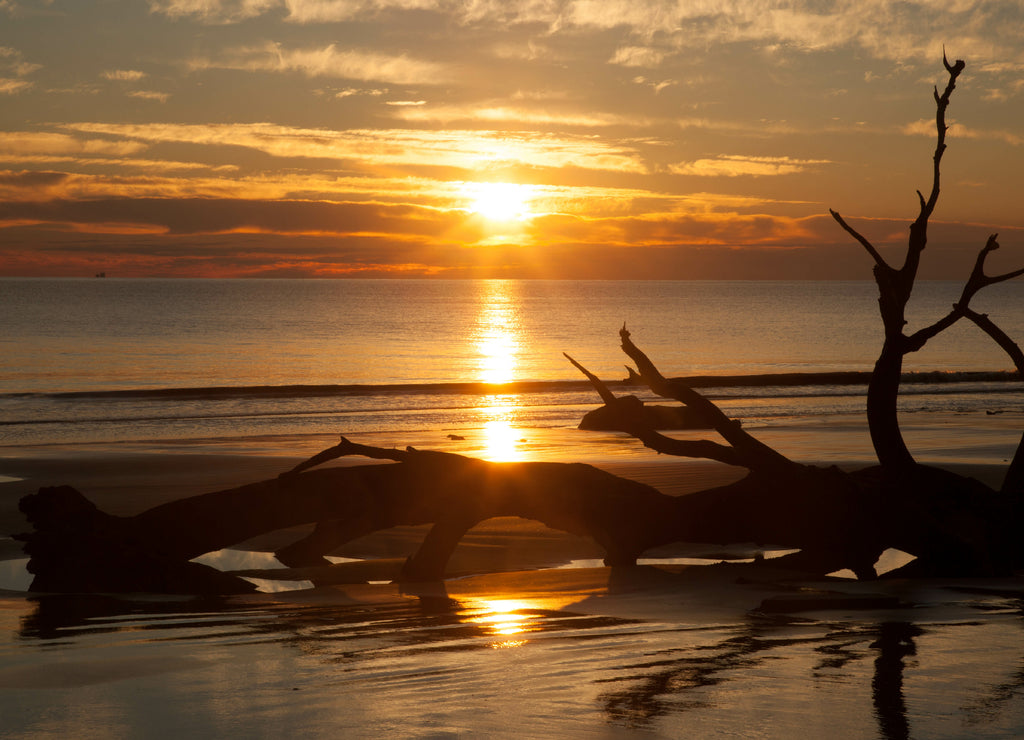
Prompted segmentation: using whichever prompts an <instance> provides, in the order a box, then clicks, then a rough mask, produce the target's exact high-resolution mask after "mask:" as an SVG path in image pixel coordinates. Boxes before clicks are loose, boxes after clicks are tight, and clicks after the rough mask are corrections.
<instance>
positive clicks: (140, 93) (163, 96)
mask: <svg viewBox="0 0 1024 740" xmlns="http://www.w3.org/2000/svg"><path fill="white" fill-rule="evenodd" d="M127 95H128V97H131V98H141V99H142V100H156V101H158V102H160V103H166V102H167V99H168V98H170V97H171V96H170V95H169V94H168V93H162V92H154V91H153V90H132V91H131V92H129V93H127Z"/></svg>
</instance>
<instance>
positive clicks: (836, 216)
mask: <svg viewBox="0 0 1024 740" xmlns="http://www.w3.org/2000/svg"><path fill="white" fill-rule="evenodd" d="M828 212H829V213H831V214H832V218H834V219H835V220H836V223H838V224H839V225H840V226H842V227H843V230H844V231H846V233H847V234H849V235H850V236H852V237H853V238H854V239H856V240H857V241H858V242H860V243H861V246H863V247H864V249H866V250H867V251H868V254H870V255H871V257H872V259H874V260H875V264H876V265H878V267H880V268H882V269H886V270H891V269H892V268H891V267H889V265H888V264H887V263H886V261H885V259H884V258H883V257H882V255H881V254H879V253H878V250H877V249H875V245H874V244H872V243H871V242H869V241H868V240H867V238H866V237H864V236H863V235H862V234H861V233H860V232H858V231H857V230H856V229H854V228H853V227H852V226H850V225H849V224H848V223H846V221H845V220H843V217H842V216H840V215H839V214H838V213H837V212H836V211H833V210H832V209H831V208H829V209H828Z"/></svg>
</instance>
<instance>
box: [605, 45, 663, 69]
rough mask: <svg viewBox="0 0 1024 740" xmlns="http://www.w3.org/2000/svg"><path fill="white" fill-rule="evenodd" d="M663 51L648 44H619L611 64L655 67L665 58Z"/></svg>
mask: <svg viewBox="0 0 1024 740" xmlns="http://www.w3.org/2000/svg"><path fill="white" fill-rule="evenodd" d="M665 56H666V54H665V52H663V51H660V50H658V49H653V48H651V47H648V46H621V47H619V48H618V49H616V50H615V56H613V57H612V59H611V63H612V64H621V65H622V66H623V67H648V68H654V67H657V66H658V65H659V64H661V62H662V61H663V60H664V59H665Z"/></svg>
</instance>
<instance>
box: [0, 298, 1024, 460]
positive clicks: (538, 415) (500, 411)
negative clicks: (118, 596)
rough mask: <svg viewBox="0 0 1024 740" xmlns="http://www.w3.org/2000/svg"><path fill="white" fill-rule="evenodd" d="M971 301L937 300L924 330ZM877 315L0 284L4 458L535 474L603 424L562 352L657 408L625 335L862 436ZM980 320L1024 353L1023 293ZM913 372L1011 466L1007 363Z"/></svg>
mask: <svg viewBox="0 0 1024 740" xmlns="http://www.w3.org/2000/svg"><path fill="white" fill-rule="evenodd" d="M960 287H961V286H960V285H959V284H957V283H950V282H922V283H921V284H919V285H918V287H917V290H916V292H915V296H914V299H913V300H912V302H911V306H910V311H909V315H908V318H909V326H908V331H913V330H914V329H916V328H920V327H921V326H923V325H925V324H927V323H930V322H931V321H934V320H936V319H937V318H939V317H940V316H942V315H943V314H944V313H945V312H946V311H947V310H948V307H949V306H950V305H951V304H952V303H953V302H954V301H955V300H956V298H957V297H958V294H959V290H960ZM876 299H877V291H876V288H875V286H874V284H873V283H872V282H870V281H851V282H741V281H736V282H703V281H541V280H537V281H530V280H457V281H450V280H289V279H281V280H209V279H196V280H191V279H118V278H103V279H100V278H88V279H34V278H19V279H2V280H0V317H2V325H3V330H2V332H0V448H2V447H8V446H11V447H17V446H26V445H54V444H69V443H74V444H110V443H124V442H154V441H160V440H179V441H180V440H193V441H195V442H197V443H198V442H207V443H208V442H211V441H216V442H222V443H223V442H227V441H232V440H234V441H246V440H248V441H250V442H251V441H254V440H260V439H265V440H270V439H282V438H290V437H295V436H309V435H332V436H333V435H337V434H346V435H349V436H352V437H354V438H364V437H365V436H366V435H376V436H375V437H374V438H375V439H381V438H382V435H383V439H385V440H393V443H394V444H398V445H404V444H406V443H407V442H412V441H415V442H416V443H417V444H424V443H426V444H430V443H431V442H432V441H434V440H436V441H437V442H438V443H440V442H442V441H444V440H447V439H448V435H452V436H453V437H467V436H472V435H473V434H486V435H488V436H489V437H490V438H492V440H493V439H498V438H500V439H503V440H504V442H502V443H501V444H492V443H488V444H487V445H485V447H484V449H482V450H479V451H480V452H481V453H482V454H483V455H484V456H490V457H492V458H495V457H501V456H502V455H504V456H506V457H509V456H511V458H512V459H521V456H520V458H516V448H517V446H519V440H526V439H527V438H528V437H530V436H534V437H537V436H538V435H542V434H543V433H544V432H545V431H557V430H563V431H564V430H571V429H574V428H575V427H576V425H577V424H578V423H579V420H580V418H582V416H583V414H584V413H586V411H587V410H589V409H591V408H594V407H595V406H597V405H599V404H600V401H599V399H598V397H597V395H596V394H595V393H594V391H593V390H592V389H591V388H590V386H589V385H588V383H587V382H586V381H585V379H583V377H582V376H581V375H580V374H579V373H578V372H577V371H576V370H575V369H574V368H573V367H572V366H571V365H570V364H569V362H568V361H567V360H566V359H565V358H564V356H563V353H569V354H571V355H572V356H573V357H574V358H576V359H577V360H579V361H580V362H581V363H583V364H584V365H585V366H586V367H588V368H589V369H590V370H591V371H593V372H595V373H596V374H598V375H599V376H600V377H601V378H602V379H604V380H606V381H607V382H609V383H610V384H611V385H612V387H613V389H614V390H615V391H616V392H617V393H620V394H626V393H631V394H634V395H639V396H640V397H641V398H644V399H645V400H646V401H649V402H654V401H655V399H654V398H653V397H651V396H650V394H649V393H647V392H646V391H645V390H644V389H641V388H636V387H630V386H628V385H625V384H623V383H622V381H623V380H624V379H625V378H626V376H627V371H626V367H625V365H626V364H627V362H628V360H627V358H626V357H625V356H624V355H623V354H622V352H621V351H620V349H619V347H618V330H619V328H620V327H621V326H623V325H625V326H627V327H628V329H629V330H630V332H631V333H632V336H633V339H634V341H635V342H636V343H637V344H638V345H639V346H640V347H641V348H642V349H644V350H645V351H646V352H647V353H648V355H649V356H650V357H651V358H652V359H653V360H654V361H655V363H656V364H657V365H658V366H659V368H660V369H661V370H662V371H663V372H664V373H665V374H666V375H670V376H687V377H689V376H699V377H704V378H711V379H714V381H712V380H706V381H701V382H700V383H698V385H701V384H703V385H706V386H708V387H707V388H706V391H705V392H706V393H707V394H708V395H709V396H710V397H712V398H714V399H715V400H716V401H717V402H719V403H720V404H721V405H722V406H723V407H724V408H725V409H726V410H727V413H729V414H730V415H731V416H733V417H734V418H737V419H740V420H741V421H742V422H743V423H744V424H745V425H747V426H749V427H756V428H759V429H764V430H765V432H766V433H767V434H768V435H769V436H771V434H772V433H773V432H775V431H782V430H790V431H794V430H797V429H803V430H804V431H806V430H807V427H806V422H807V421H808V420H810V419H815V420H818V421H819V422H821V421H827V420H832V421H834V422H838V421H841V420H847V421H849V422H850V423H856V421H855V420H857V419H858V418H859V417H860V415H861V414H862V409H863V405H864V393H865V386H864V385H863V384H862V383H852V384H850V383H848V382H846V381H845V380H843V381H842V382H840V377H839V376H838V375H835V374H837V373H847V372H851V371H852V372H867V371H869V370H870V369H871V367H872V364H873V362H874V359H875V357H876V355H877V352H878V349H879V347H880V337H881V321H880V319H879V318H878V313H877V306H876ZM973 305H974V307H975V309H976V310H978V311H982V312H985V313H989V314H990V315H991V317H992V318H993V319H994V320H996V321H997V322H998V323H999V324H1000V326H1001V327H1003V328H1004V329H1005V330H1006V331H1007V332H1008V333H1009V334H1010V336H1012V337H1016V338H1024V283H1009V284H1002V285H998V286H995V287H994V288H991V289H989V291H987V292H985V293H983V294H982V295H980V296H979V297H978V298H977V299H976V301H975V303H974V304H973ZM907 359H908V361H907V363H906V369H907V371H910V372H914V373H927V374H928V375H924V376H922V377H920V378H918V380H920V381H927V382H914V383H908V384H905V386H904V401H903V413H904V414H905V415H906V416H908V417H909V416H910V415H914V421H915V422H921V423H923V425H924V426H926V427H927V426H928V424H927V422H928V420H932V419H935V418H937V417H936V416H935V412H938V413H945V414H946V415H947V417H948V415H950V414H954V415H956V416H957V417H959V418H960V419H961V420H968V419H969V420H971V421H972V422H973V421H979V420H980V421H984V423H985V425H986V427H987V428H995V429H996V432H997V434H998V435H1000V436H999V440H1000V441H999V442H998V443H995V444H996V448H993V447H992V446H991V444H990V442H992V440H988V439H986V440H985V441H984V442H983V443H981V444H980V451H979V453H978V454H979V455H982V456H985V457H986V459H988V458H992V459H1000V460H1001V459H1003V458H1004V457H1005V454H1006V446H1007V444H1013V443H1014V442H1015V440H1016V436H1015V435H1018V434H1019V429H1020V428H1021V424H1020V423H1019V422H1020V412H1021V407H1022V404H1021V398H1020V392H1019V384H1018V383H1017V382H1016V381H1015V380H1014V379H1013V377H1012V376H1011V375H1010V374H1009V372H1008V371H1009V370H1011V369H1012V364H1011V362H1010V361H1009V359H1008V358H1007V356H1006V355H1005V354H1004V353H1003V352H1002V350H1000V349H999V348H998V347H997V346H996V345H995V344H994V343H993V342H992V341H991V340H990V339H989V338H988V337H987V336H985V335H984V334H982V332H980V331H979V330H977V329H976V328H975V327H973V326H972V325H969V324H968V323H967V322H961V323H960V324H958V325H956V326H954V327H953V329H952V330H950V331H948V332H946V333H945V334H943V335H941V336H940V337H938V338H936V339H934V340H932V342H931V343H929V345H928V346H927V347H926V348H924V349H923V350H922V351H920V352H918V353H915V354H913V355H911V356H909V357H908V358H907ZM812 374H814V375H812ZM764 375H768V376H770V379H769V380H766V379H765V378H763V377H759V376H764ZM779 376H785V377H786V379H787V383H786V384H785V385H776V384H775V383H774V382H771V380H772V379H777V378H778V377H779ZM996 416H998V418H995V417H996ZM986 417H988V418H986ZM801 425H803V426H801ZM911 426H913V425H911ZM791 436H792V435H791ZM932 442H934V443H936V444H938V446H939V447H940V448H942V449H943V450H945V447H947V446H948V445H947V443H946V442H945V441H941V440H932ZM933 446H934V445H933ZM520 452H521V450H520ZM826 452H827V449H826ZM836 454H839V455H840V456H843V455H846V456H849V454H852V453H850V452H849V451H845V452H844V451H839V452H837V453H836ZM858 454H859V453H858Z"/></svg>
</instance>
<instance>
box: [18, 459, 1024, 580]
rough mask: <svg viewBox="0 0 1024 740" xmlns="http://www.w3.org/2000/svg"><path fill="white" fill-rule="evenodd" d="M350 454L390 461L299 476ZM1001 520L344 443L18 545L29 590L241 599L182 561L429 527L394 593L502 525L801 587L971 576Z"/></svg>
mask: <svg viewBox="0 0 1024 740" xmlns="http://www.w3.org/2000/svg"><path fill="white" fill-rule="evenodd" d="M353 454H359V455H369V456H371V457H375V458H390V459H393V460H394V461H393V462H388V463H383V464H370V465H357V466H349V467H328V468H319V469H315V470H309V469H307V468H308V467H310V466H314V465H316V464H318V463H319V462H321V461H323V460H329V459H331V458H334V457H340V456H343V455H353ZM892 485H896V486H900V487H904V486H913V487H915V488H921V490H922V491H924V489H923V488H922V486H926V487H927V495H925V494H924V492H923V493H922V497H921V500H920V501H919V502H918V504H920V505H917V504H913V505H911V504H907V505H906V507H905V510H904V511H903V512H902V514H901V513H899V512H897V514H896V516H893V511H892V505H891V498H892V490H891V489H890V486H892ZM943 490H945V497H943V495H942V493H943ZM965 494H969V495H965ZM901 500H907V499H901ZM1001 506H1002V503H1001V500H1000V496H999V495H998V494H996V493H995V492H993V491H991V490H990V489H987V488H986V487H984V486H982V485H981V484H980V483H976V482H974V481H970V480H969V479H962V478H959V477H956V476H952V474H948V473H945V472H944V471H937V470H935V469H932V468H924V467H921V468H920V469H919V470H917V471H916V473H915V476H914V478H913V480H911V479H909V478H907V479H903V480H894V479H892V478H891V477H886V476H881V475H880V474H879V473H878V472H877V471H872V470H868V471H861V472H858V473H854V474H848V473H845V472H843V471H841V470H838V469H836V468H817V467H812V466H803V465H796V464H794V465H793V466H792V467H790V468H788V469H787V472H786V473H785V474H781V475H780V474H779V471H778V470H775V471H774V472H773V474H772V475H765V474H762V473H757V472H755V473H752V474H750V475H748V476H747V477H746V478H744V479H742V480H740V481H738V482H736V483H733V484H731V485H728V486H723V487H720V488H714V489H709V490H705V491H700V492H697V493H694V494H690V495H686V496H682V497H679V498H673V497H671V496H667V495H665V494H662V493H660V492H659V491H657V490H656V489H654V488H652V487H650V486H647V485H645V484H642V483H639V482H636V481H632V480H628V479H625V478H621V477H618V476H615V475H612V474H610V473H607V472H605V471H602V470H599V469H598V468H595V467H592V466H590V465H584V464H580V463H548V462H525V463H492V462H487V461H483V460H477V459H474V458H468V457H463V456H460V455H452V454H447V453H440V452H431V451H415V450H408V451H398V450H383V449H380V448H373V447H365V446H362V445H357V444H353V443H351V442H348V441H347V440H344V439H343V440H342V442H341V444H339V445H338V446H337V447H334V448H331V449H330V450H328V451H326V452H325V453H322V454H321V455H320V456H317V458H314V459H313V460H312V461H310V463H308V464H307V465H303V466H299V468H298V469H297V470H296V471H293V472H291V473H288V474H285V475H282V476H280V477H278V478H276V479H273V480H266V481H261V482H258V483H253V484H250V485H246V486H241V487H238V488H233V489H229V490H226V491H219V492H215V493H208V494H203V495H199V496H193V497H191V498H185V499H181V500H178V501H173V502H170V503H167V504H163V505H161V506H157V507H154V508H152V509H149V510H147V511H145V512H142V513H140V514H138V515H136V516H133V517H115V516H111V515H109V514H105V513H103V512H101V511H99V510H98V509H96V507H94V506H93V505H92V504H91V503H89V502H88V501H87V500H86V499H85V497H84V496H82V494H80V493H78V492H77V491H75V490H74V489H72V488H68V487H60V488H44V489H41V490H40V491H39V492H38V493H36V494H32V495H30V496H26V497H25V498H24V499H22V502H21V508H22V510H23V511H24V512H25V513H26V515H27V516H28V517H29V520H30V522H31V523H32V524H33V525H34V527H35V532H32V533H30V534H27V535H22V536H21V538H22V539H23V540H24V541H25V549H26V552H27V553H28V555H29V556H30V562H29V570H30V572H32V573H34V574H35V579H34V581H33V583H32V586H31V589H32V590H34V591H64V592H69V591H73V592H89V591H92V592H126V591H151V592H171V593H237V592H244V591H246V590H251V586H250V585H249V584H248V583H247V582H245V581H242V580H241V579H236V578H234V577H232V576H229V575H226V574H222V573H219V572H217V571H214V570H213V569H210V568H207V567H205V566H201V565H198V564H195V563H190V562H189V560H190V559H191V558H194V557H197V556H199V555H202V554H204V553H206V552H210V551H213V550H218V549H221V548H224V547H229V546H231V545H234V544H237V543H239V542H242V541H245V540H247V539H249V538H252V537H254V536H257V535H260V534H264V533H266V532H270V531H275V530H278V529H283V528H287V527H292V526H296V525H300V524H307V523H312V522H318V523H320V526H319V527H318V529H317V530H316V531H315V532H314V533H313V534H312V535H310V536H308V537H306V538H303V539H301V540H299V541H298V542H296V543H294V544H293V545H291V546H289V547H287V548H285V550H284V551H283V552H282V557H281V559H282V561H284V562H286V563H287V564H289V565H312V564H316V563H323V562H325V561H324V560H323V559H322V556H323V555H324V554H325V553H328V552H330V551H331V550H332V549H334V548H335V547H337V546H339V545H341V544H344V543H345V542H348V541H350V540H353V539H356V538H358V537H361V536H364V535H366V534H369V533H372V532H375V531H378V530H383V529H388V528H391V527H395V526H399V525H418V524H432V525H433V527H432V528H431V529H430V531H429V533H428V534H427V536H426V538H425V539H424V541H423V543H422V544H421V546H420V547H419V549H418V550H417V551H416V552H415V553H413V554H412V555H411V556H410V557H409V559H408V560H407V562H406V564H405V567H404V568H403V570H402V575H401V578H402V580H405V581H422V580H438V579H441V578H443V577H444V573H445V567H446V565H447V563H448V559H449V557H450V556H451V554H452V552H453V551H454V549H455V547H456V546H457V545H458V542H459V540H460V539H461V538H462V536H463V535H464V534H465V533H466V532H467V531H468V530H470V529H471V528H472V527H473V526H475V525H476V524H478V523H479V522H482V521H484V520H486V519H489V518H492V517H503V516H517V517H523V518H526V519H533V520H536V521H539V522H542V523H544V524H546V525H547V526H549V527H551V528H553V529H557V530H561V531H565V532H570V533H573V534H578V535H585V536H588V537H591V538H592V539H593V540H594V541H595V542H597V543H598V544H599V545H600V546H601V547H602V548H603V549H604V551H605V553H606V563H607V564H609V565H630V564H633V563H635V562H636V558H637V557H638V556H640V555H641V554H642V553H643V552H644V551H645V550H648V549H650V548H652V547H656V546H659V545H664V544H668V543H672V542H680V541H684V542H703V543H717V544H732V543H740V542H754V543H761V544H769V543H771V544H774V545H778V546H784V547H791V548H799V549H800V552H799V553H797V554H796V555H794V556H789V557H788V558H786V559H783V560H782V561H780V564H786V565H789V566H791V567H799V568H801V569H804V570H806V571H807V572H808V573H812V574H816V575H823V574H825V573H828V572H831V571H834V570H837V569H840V568H850V569H852V570H854V571H855V572H856V573H857V574H858V575H860V576H862V577H873V576H874V571H873V568H872V566H873V564H874V562H875V561H876V559H877V557H878V555H879V554H880V553H881V552H882V551H883V550H885V549H886V548H888V547H899V548H900V549H905V550H906V551H907V552H912V553H914V554H916V555H918V557H919V560H920V562H921V564H922V572H923V569H924V568H928V569H931V570H936V569H938V570H941V571H943V572H945V573H946V574H947V575H953V574H973V575H978V574H993V573H996V572H1005V571H1006V570H1007V569H1009V568H1010V567H1011V566H1012V565H1013V564H1015V563H1019V562H1020V559H1019V557H1016V554H1013V553H1009V552H1008V551H1007V549H1006V547H1005V545H1004V544H1003V543H1005V542H1007V538H1006V537H1005V534H1006V533H1005V532H1001V531H997V530H999V529H1000V524H999V523H1001V522H1007V521H1009V518H1008V515H1007V513H1006V512H1004V515H1003V516H999V515H998V514H999V510H1000V507H1001ZM883 511H884V512H885V514H886V516H884V517H883V516H882V513H883ZM922 512H924V515H923V514H922Z"/></svg>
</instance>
